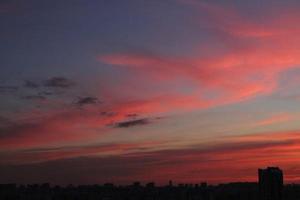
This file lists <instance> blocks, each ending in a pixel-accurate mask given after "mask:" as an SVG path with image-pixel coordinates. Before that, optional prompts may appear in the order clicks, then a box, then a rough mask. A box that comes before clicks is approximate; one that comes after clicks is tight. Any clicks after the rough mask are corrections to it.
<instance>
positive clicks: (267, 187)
mask: <svg viewBox="0 0 300 200" xmlns="http://www.w3.org/2000/svg"><path fill="white" fill-rule="evenodd" d="M258 179H259V198H260V200H282V191H283V173H282V170H281V169H279V168H278V167H268V168H266V169H258Z"/></svg>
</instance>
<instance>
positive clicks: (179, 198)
mask: <svg viewBox="0 0 300 200" xmlns="http://www.w3.org/2000/svg"><path fill="white" fill-rule="evenodd" d="M0 199H1V200H258V199H259V194H258V184H257V183H228V184H220V185H217V186H210V185H207V184H206V183H201V184H199V185H198V184H179V185H177V186H173V185H172V183H171V182H170V184H169V185H168V186H159V187H157V186H155V184H154V183H148V184H146V185H141V184H140V183H139V182H136V183H134V184H132V185H130V186H114V185H113V184H104V185H81V186H76V187H75V186H72V185H69V186H67V187H61V186H50V184H47V183H46V184H40V185H38V184H34V185H26V186H25V185H16V184H1V185H0ZM299 199H300V185H294V184H293V185H285V186H284V189H283V200H299Z"/></svg>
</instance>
